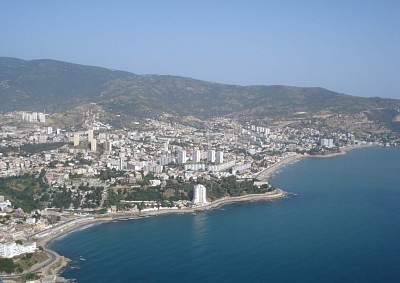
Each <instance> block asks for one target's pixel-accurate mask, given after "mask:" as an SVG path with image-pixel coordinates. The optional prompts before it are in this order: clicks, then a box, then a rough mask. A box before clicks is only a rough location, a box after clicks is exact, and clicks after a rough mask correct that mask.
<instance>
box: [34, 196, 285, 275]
mask: <svg viewBox="0 0 400 283" xmlns="http://www.w3.org/2000/svg"><path fill="white" fill-rule="evenodd" d="M286 195H287V193H286V192H285V191H283V190H282V189H275V190H274V191H272V192H267V193H264V194H251V195H243V196H238V197H226V198H222V199H218V200H215V201H213V202H210V203H207V204H206V205H203V206H197V207H191V208H183V209H174V210H172V209H162V210H154V211H144V212H123V213H115V214H107V215H104V216H98V217H90V218H88V219H85V218H83V219H80V221H77V222H76V223H75V224H74V225H73V226H69V227H67V228H65V229H62V230H61V231H59V232H56V233H54V234H50V235H48V236H45V237H43V238H40V239H37V241H36V242H37V246H42V247H43V250H44V251H45V252H46V254H47V255H48V256H49V259H48V260H46V261H45V262H42V263H39V264H36V265H34V266H32V267H31V269H30V270H29V272H41V273H43V274H47V271H48V270H49V269H52V271H53V272H52V273H53V274H54V275H57V276H60V274H61V273H62V271H63V270H64V269H65V268H66V267H67V266H68V264H69V263H70V262H71V261H72V260H71V259H68V258H66V257H64V256H62V255H60V254H58V253H57V252H56V251H54V250H52V249H51V244H52V243H53V242H54V241H57V240H60V239H62V238H64V237H66V236H67V235H69V234H71V233H74V232H77V231H80V230H83V229H86V228H89V227H92V226H94V225H100V224H103V223H107V222H111V221H123V220H135V219H141V218H146V217H155V216H161V215H170V214H195V213H197V212H206V211H210V210H213V209H217V208H219V207H221V206H223V205H227V204H232V203H236V202H246V201H272V200H277V199H282V198H285V197H286ZM58 262H60V265H59V266H58V267H53V265H55V264H56V263H58Z"/></svg>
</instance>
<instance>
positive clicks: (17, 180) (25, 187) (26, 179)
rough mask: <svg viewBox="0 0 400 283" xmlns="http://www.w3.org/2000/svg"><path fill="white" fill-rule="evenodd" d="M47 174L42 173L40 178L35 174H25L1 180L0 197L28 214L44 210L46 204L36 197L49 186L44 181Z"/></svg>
mask: <svg viewBox="0 0 400 283" xmlns="http://www.w3.org/2000/svg"><path fill="white" fill-rule="evenodd" d="M45 173H46V172H45V171H42V172H41V173H40V174H39V175H38V177H36V176H35V175H34V174H32V175H31V174H24V175H21V176H15V177H9V178H0V195H4V196H5V197H6V199H8V200H10V201H11V203H12V204H13V206H14V207H17V208H18V207H20V208H22V209H23V210H24V211H26V212H30V211H32V210H35V209H42V208H43V207H44V203H42V202H41V201H40V199H39V198H35V196H38V195H41V193H42V192H41V189H42V188H43V187H46V186H47V184H45V183H44V180H43V178H44V175H45Z"/></svg>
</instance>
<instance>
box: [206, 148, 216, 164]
mask: <svg viewBox="0 0 400 283" xmlns="http://www.w3.org/2000/svg"><path fill="white" fill-rule="evenodd" d="M207 161H208V162H215V150H209V151H208V153H207Z"/></svg>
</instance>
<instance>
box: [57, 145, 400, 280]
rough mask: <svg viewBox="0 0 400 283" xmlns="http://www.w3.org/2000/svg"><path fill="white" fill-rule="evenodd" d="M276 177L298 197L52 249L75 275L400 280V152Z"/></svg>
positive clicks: (122, 228) (305, 166)
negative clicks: (70, 262)
mask: <svg viewBox="0 0 400 283" xmlns="http://www.w3.org/2000/svg"><path fill="white" fill-rule="evenodd" d="M271 183H273V184H274V185H276V186H277V187H280V188H283V189H284V190H286V191H289V192H292V193H294V194H296V195H292V196H291V197H289V198H286V199H283V200H278V201H269V202H253V203H240V204H232V205H226V206H224V207H223V208H222V209H217V210H213V211H209V212H203V213H198V214H197V216H192V215H167V216H159V217H154V218H146V219H139V220H129V221H120V222H114V223H105V224H101V225H97V226H93V227H89V228H87V229H84V230H81V231H77V232H75V233H72V234H70V235H68V236H67V237H64V238H62V239H60V240H56V241H54V242H53V243H52V246H51V247H52V248H53V249H54V250H56V251H57V252H59V253H60V254H62V255H64V256H66V257H68V258H71V259H73V260H75V261H76V262H75V263H73V264H72V266H75V267H76V266H79V269H77V268H76V269H67V270H66V271H65V272H64V273H63V276H65V277H66V278H76V279H77V280H78V282H171V281H174V282H400V241H399V240H398V239H399V237H400V150H399V149H394V148H367V149H358V150H353V151H350V152H349V153H348V154H347V155H344V156H338V157H332V158H304V159H301V160H300V161H299V162H297V163H295V164H291V165H288V166H287V167H286V168H283V169H282V170H281V173H280V174H277V175H276V177H275V178H274V179H273V180H272V181H271ZM81 256H82V257H83V258H84V259H86V260H84V261H83V260H79V258H80V257H81Z"/></svg>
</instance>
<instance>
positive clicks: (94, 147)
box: [90, 139, 97, 152]
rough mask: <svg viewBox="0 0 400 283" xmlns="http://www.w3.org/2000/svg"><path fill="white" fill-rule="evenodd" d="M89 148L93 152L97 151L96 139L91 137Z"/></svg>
mask: <svg viewBox="0 0 400 283" xmlns="http://www.w3.org/2000/svg"><path fill="white" fill-rule="evenodd" d="M90 150H91V151H93V152H96V151H97V140H96V139H92V141H91V142H90Z"/></svg>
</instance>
